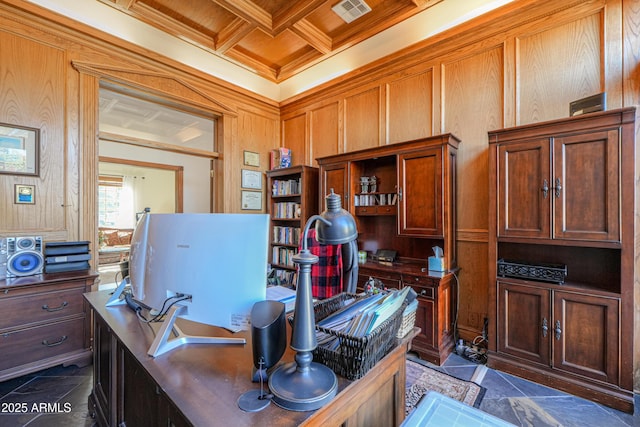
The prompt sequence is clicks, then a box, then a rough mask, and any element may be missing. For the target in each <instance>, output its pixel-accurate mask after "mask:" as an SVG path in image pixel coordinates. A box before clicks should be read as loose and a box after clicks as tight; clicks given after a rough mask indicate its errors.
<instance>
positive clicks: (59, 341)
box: [42, 335, 67, 347]
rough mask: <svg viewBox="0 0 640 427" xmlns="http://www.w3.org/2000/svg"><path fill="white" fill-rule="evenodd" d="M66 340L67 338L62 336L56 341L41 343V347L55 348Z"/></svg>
mask: <svg viewBox="0 0 640 427" xmlns="http://www.w3.org/2000/svg"><path fill="white" fill-rule="evenodd" d="M66 340H67V336H66V335H63V336H62V337H61V338H60V339H59V340H58V341H56V342H52V343H50V342H49V340H44V341H42V345H46V346H47V347H55V346H57V345H60V344H62V343H63V342H65V341H66Z"/></svg>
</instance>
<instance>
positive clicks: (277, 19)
mask: <svg viewBox="0 0 640 427" xmlns="http://www.w3.org/2000/svg"><path fill="white" fill-rule="evenodd" d="M335 1H337V0H335ZM326 2H327V0H307V1H292V2H290V3H289V7H287V8H283V9H281V10H279V11H278V12H277V13H274V14H273V34H279V33H280V32H282V31H284V30H285V29H286V28H287V27H291V26H293V25H294V24H295V23H297V22H299V21H301V20H302V19H304V18H306V17H307V16H308V15H309V14H311V13H313V11H315V10H316V9H317V8H319V7H320V6H322V5H323V4H325V3H326Z"/></svg>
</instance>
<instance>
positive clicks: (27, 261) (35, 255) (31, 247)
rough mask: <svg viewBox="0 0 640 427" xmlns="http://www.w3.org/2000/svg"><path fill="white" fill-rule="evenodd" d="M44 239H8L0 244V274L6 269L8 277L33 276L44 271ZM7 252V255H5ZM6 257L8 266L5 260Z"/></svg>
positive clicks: (37, 237)
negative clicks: (4, 262)
mask: <svg viewBox="0 0 640 427" xmlns="http://www.w3.org/2000/svg"><path fill="white" fill-rule="evenodd" d="M42 249H43V248H42V237H40V236H25V237H7V238H5V239H2V243H0V273H1V272H2V269H3V268H4V269H6V273H5V275H6V277H21V276H33V275H34V274H41V273H42V271H43V269H44V257H43V256H42ZM3 252H6V255H5V254H3ZM4 257H6V265H4V266H3V265H2V264H3V258H4Z"/></svg>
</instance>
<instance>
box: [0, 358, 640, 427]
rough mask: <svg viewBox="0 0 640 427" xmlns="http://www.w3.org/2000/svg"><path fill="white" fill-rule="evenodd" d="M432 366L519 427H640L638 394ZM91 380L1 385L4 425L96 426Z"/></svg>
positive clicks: (462, 364)
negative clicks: (613, 400)
mask: <svg viewBox="0 0 640 427" xmlns="http://www.w3.org/2000/svg"><path fill="white" fill-rule="evenodd" d="M434 367H435V368H436V369H439V370H442V371H444V372H446V373H448V374H450V375H453V376H456V377H458V378H461V379H464V380H473V381H475V382H476V383H479V384H480V385H482V386H483V387H485V388H486V389H487V391H486V393H485V396H484V399H483V400H482V403H481V405H480V408H479V409H480V410H482V411H485V412H487V413H490V414H492V415H495V416H497V417H499V418H501V419H503V420H505V421H508V422H510V423H512V424H514V425H516V426H531V427H547V426H549V427H551V426H554V427H557V426H564V427H574V426H575V427H577V426H580V427H590V426H593V427H603V426H604V427H629V426H639V427H640V395H636V413H635V414H634V415H631V414H626V413H624V412H620V411H616V410H614V409H610V408H607V407H605V406H602V405H598V404H596V403H593V402H590V401H588V400H585V399H581V398H578V397H575V396H571V395H568V394H566V393H562V392H560V391H557V390H554V389H551V388H548V387H545V386H541V385H538V384H535V383H533V382H530V381H527V380H524V379H521V378H518V377H514V376H512V375H509V374H505V373H503V372H499V371H495V370H493V369H489V368H486V367H485V366H484V365H478V364H476V363H473V362H470V361H468V360H466V359H464V358H462V357H459V356H458V355H456V354H452V355H451V356H449V358H448V359H447V360H446V362H445V363H444V364H443V365H442V366H440V367H438V366H434ZM92 381H93V379H92V366H87V367H84V368H78V367H75V366H69V367H66V368H64V367H62V366H57V367H53V368H49V369H45V370H43V371H40V372H36V373H33V374H29V375H25V376H22V377H19V378H15V379H12V380H8V381H4V382H0V426H2V427H20V426H29V427H40V426H42V427H58V426H59V427H91V426H93V425H94V424H93V420H92V419H91V418H90V417H89V416H88V410H87V396H88V395H89V393H90V391H91V386H92ZM40 405H43V406H42V407H41V406H40ZM40 409H42V410H40Z"/></svg>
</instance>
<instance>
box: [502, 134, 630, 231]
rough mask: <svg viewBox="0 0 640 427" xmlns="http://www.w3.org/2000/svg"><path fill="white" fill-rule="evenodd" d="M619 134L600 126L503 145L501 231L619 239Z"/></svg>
mask: <svg viewBox="0 0 640 427" xmlns="http://www.w3.org/2000/svg"><path fill="white" fill-rule="evenodd" d="M618 136H619V135H618V132H617V130H615V129H606V130H600V129H595V130H587V131H584V132H581V133H579V134H574V133H568V134H566V135H549V136H545V137H544V138H541V137H540V136H539V135H533V136H531V137H526V136H524V137H523V138H522V139H519V140H518V141H517V142H514V143H512V144H501V145H500V147H499V149H498V171H497V173H498V200H499V202H498V203H499V205H498V236H499V237H528V238H539V239H575V240H586V241H594V240H598V241H610V242H617V241H620V226H619V209H620V206H619V203H618V196H617V195H618V194H619V180H620V159H619V157H618V156H619V150H618ZM586 212H588V213H589V214H588V215H585V213H586Z"/></svg>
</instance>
